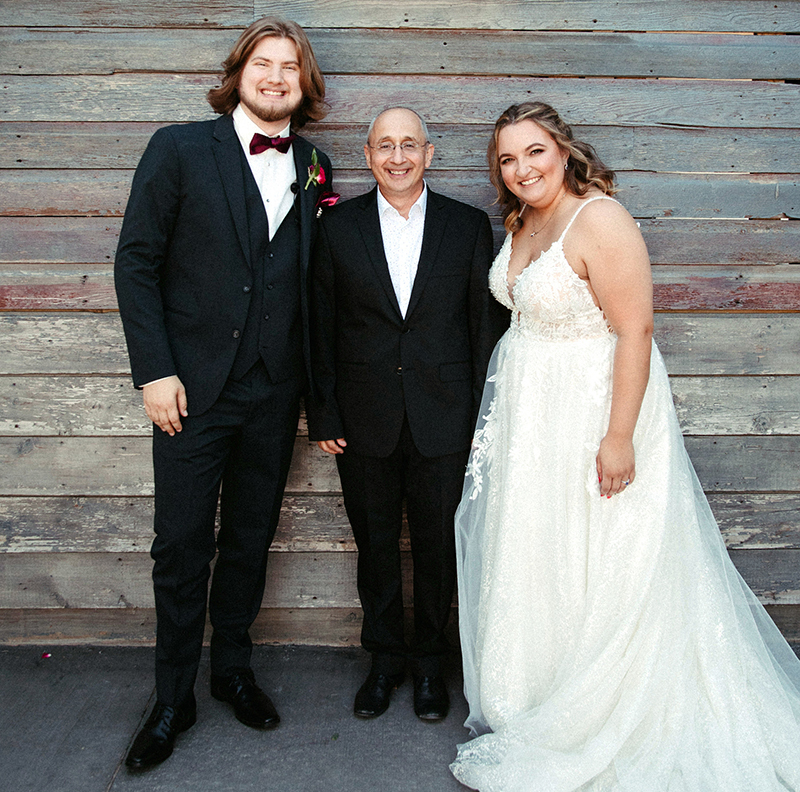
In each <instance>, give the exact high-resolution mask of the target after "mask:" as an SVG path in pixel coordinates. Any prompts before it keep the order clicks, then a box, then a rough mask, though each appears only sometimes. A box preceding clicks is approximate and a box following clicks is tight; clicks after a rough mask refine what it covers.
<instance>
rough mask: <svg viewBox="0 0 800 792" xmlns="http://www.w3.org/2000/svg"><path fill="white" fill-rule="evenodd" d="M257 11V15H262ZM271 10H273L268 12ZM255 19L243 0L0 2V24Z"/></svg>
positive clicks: (234, 22) (200, 23) (237, 22)
mask: <svg viewBox="0 0 800 792" xmlns="http://www.w3.org/2000/svg"><path fill="white" fill-rule="evenodd" d="M266 13H268V12H264V14H258V16H264V15H265V14H266ZM270 13H274V11H272V12H270ZM253 19H254V17H253V3H252V2H249V1H248V2H245V1H244V0H203V2H202V4H200V3H197V2H187V0H137V2H136V3H130V2H127V0H125V1H124V2H123V0H58V2H57V3H54V2H52V1H51V0H26V1H25V3H19V2H16V1H15V0H2V2H0V25H26V26H27V25H46V26H51V25H52V26H60V25H81V26H86V27H89V28H91V27H95V26H107V25H127V26H136V27H150V26H151V25H152V26H154V27H173V26H191V27H217V26H235V27H241V28H242V29H244V28H245V27H247V26H248V25H249V24H250V22H252V20H253Z"/></svg>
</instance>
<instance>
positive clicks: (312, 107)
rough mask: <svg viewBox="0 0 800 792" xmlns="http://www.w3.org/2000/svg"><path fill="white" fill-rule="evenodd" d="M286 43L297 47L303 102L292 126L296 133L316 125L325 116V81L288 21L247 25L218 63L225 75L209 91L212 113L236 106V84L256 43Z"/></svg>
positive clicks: (299, 31) (307, 46)
mask: <svg viewBox="0 0 800 792" xmlns="http://www.w3.org/2000/svg"><path fill="white" fill-rule="evenodd" d="M270 36H272V37H277V38H286V39H290V40H291V41H293V42H294V43H295V45H296V46H297V52H298V54H299V56H300V88H301V90H302V91H303V101H302V102H301V103H300V107H298V108H297V110H296V111H295V112H294V113H293V114H292V126H293V127H294V129H300V128H301V127H303V126H304V125H305V124H306V123H307V122H308V121H319V120H320V119H322V118H324V117H325V115H326V114H327V105H326V104H325V78H324V77H323V76H322V71H321V70H320V68H319V64H318V63H317V59H316V58H315V57H314V50H312V49H311V44H310V42H309V40H308V37H307V36H306V34H305V31H304V30H303V28H301V27H300V25H298V24H297V22H292V21H290V20H284V19H279V18H278V17H269V16H268V17H262V18H261V19H257V20H256V21H255V22H253V24H252V25H250V27H249V28H247V30H245V31H244V33H242V35H241V36H239V38H238V39H237V41H236V43H235V44H234V45H233V49H232V50H231V54H230V55H228V57H227V58H226V59H225V60H224V61H223V62H222V66H223V68H224V69H225V73H224V74H223V75H222V85H220V86H219V87H218V88H212V89H211V90H210V91H209V92H208V94H206V98H207V99H208V103H209V104H210V105H211V107H213V108H214V111H215V112H217V113H220V114H225V113H232V112H233V111H234V109H235V107H236V105H237V104H239V81H240V79H241V76H242V71H243V70H244V67H245V65H246V64H247V61H248V59H249V58H250V55H251V54H252V52H253V50H254V49H255V48H256V46H257V45H258V43H259V42H260V41H261V40H262V39H265V38H268V37H270Z"/></svg>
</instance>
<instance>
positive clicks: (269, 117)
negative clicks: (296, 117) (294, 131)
mask: <svg viewBox="0 0 800 792" xmlns="http://www.w3.org/2000/svg"><path fill="white" fill-rule="evenodd" d="M239 101H240V102H241V104H242V106H243V107H244V110H245V112H246V113H247V115H248V116H250V118H251V119H252V120H253V121H255V123H257V124H258V123H259V121H261V122H265V123H266V124H267V125H269V126H270V129H265V131H266V132H270V133H277V132H280V131H281V129H283V128H284V127H285V126H286V124H287V123H289V120H290V119H291V117H292V113H294V111H295V110H297V108H298V107H299V106H300V103H301V102H302V101H303V90H302V88H301V87H300V53H299V52H298V51H297V46H296V45H295V43H294V42H293V41H292V40H291V39H287V38H279V37H278V36H268V37H266V38H263V39H261V41H259V42H258V44H257V45H256V46H255V48H254V49H253V51H252V52H251V53H250V57H249V58H248V59H247V63H246V64H245V67H244V69H242V76H241V78H240V80H239ZM259 126H262V124H259Z"/></svg>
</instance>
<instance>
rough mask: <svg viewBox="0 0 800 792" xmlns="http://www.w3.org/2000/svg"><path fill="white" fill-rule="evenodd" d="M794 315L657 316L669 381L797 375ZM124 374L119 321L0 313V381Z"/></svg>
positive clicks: (799, 360) (799, 327)
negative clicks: (674, 378) (1, 377)
mask: <svg viewBox="0 0 800 792" xmlns="http://www.w3.org/2000/svg"><path fill="white" fill-rule="evenodd" d="M798 337H800V315H796V314H749V313H748V314H739V315H731V314H717V315H709V314H657V315H656V340H657V342H658V345H659V348H660V350H661V353H662V355H663V356H664V359H665V361H666V364H667V369H668V370H669V372H670V373H671V374H682V375H699V376H714V375H720V374H725V375H737V374H744V375H758V376H772V375H780V374H789V375H797V374H800V356H798V354H797V339H798ZM128 372H129V367H128V356H127V352H126V349H125V341H124V338H123V335H122V325H121V323H120V321H119V316H118V315H116V314H94V313H88V314H79V313H74V314H70V313H58V312H53V313H2V312H0V374H9V375H15V376H20V375H31V374H40V375H47V374H76V375H77V374H90V375H99V374H103V375H109V374H111V375H114V374H127V373H128Z"/></svg>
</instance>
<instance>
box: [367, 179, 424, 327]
mask: <svg viewBox="0 0 800 792" xmlns="http://www.w3.org/2000/svg"><path fill="white" fill-rule="evenodd" d="M427 206H428V186H427V185H425V186H424V187H423V188H422V194H421V195H420V196H419V198H417V200H416V201H415V202H414V205H413V206H412V207H411V209H410V210H409V212H408V220H406V219H405V217H403V215H401V214H400V212H398V211H397V209H395V208H394V207H393V206H392V205H391V204H390V203H389V202H388V201H387V200H386V199H385V198H384V197H383V195H382V193H381V191H380V188H378V217H379V218H380V221H381V236H382V237H383V252H384V253H385V254H386V263H387V264H388V265H389V275H390V276H391V278H392V286H394V293H395V296H396V297H397V302H398V304H399V306H400V313H401V314H402V316H403V318H404V319H405V317H406V311H407V310H408V301H409V300H410V299H411V289H413V288H414V278H415V277H416V276H417V265H418V264H419V254H420V251H421V250H422V234H423V231H424V230H425V209H426V207H427Z"/></svg>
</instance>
